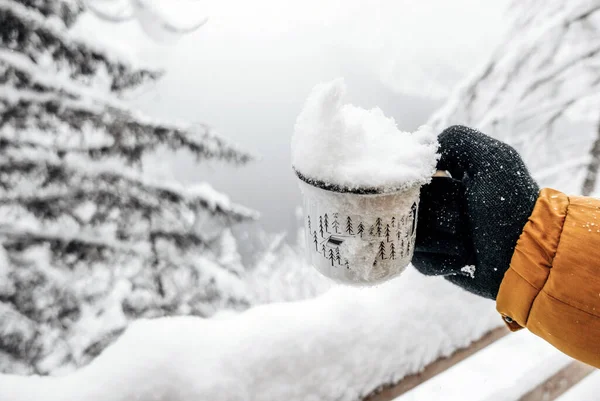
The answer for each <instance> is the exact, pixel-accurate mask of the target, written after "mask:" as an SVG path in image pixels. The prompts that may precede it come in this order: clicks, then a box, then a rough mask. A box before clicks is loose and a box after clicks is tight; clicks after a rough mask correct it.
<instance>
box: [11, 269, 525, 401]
mask: <svg viewBox="0 0 600 401" xmlns="http://www.w3.org/2000/svg"><path fill="white" fill-rule="evenodd" d="M432 294H434V295H433V296H432ZM494 309H495V308H494V304H493V302H492V301H489V300H486V299H483V298H478V297H476V296H475V295H472V294H469V293H467V292H466V291H463V290H461V289H460V288H458V287H456V286H454V285H452V284H450V283H448V282H447V281H446V280H443V279H441V278H432V277H426V276H422V275H420V274H419V273H418V272H416V271H415V270H414V269H409V270H408V271H407V272H406V273H405V276H403V277H402V279H400V280H391V281H389V282H387V283H385V284H383V285H381V286H379V287H371V288H360V289H359V288H355V287H348V286H340V287H334V288H332V289H331V290H329V291H327V292H326V293H324V294H323V295H321V296H319V297H317V298H313V299H308V300H304V301H298V302H289V303H273V304H268V305H261V306H257V307H254V308H252V309H249V310H248V311H246V312H243V313H240V314H234V315H231V316H223V317H222V318H220V319H201V318H196V317H176V318H161V319H155V320H140V321H136V322H135V323H133V324H132V325H131V326H130V327H129V328H128V329H127V331H126V332H125V334H124V335H123V336H122V337H121V338H120V339H119V340H118V341H117V342H116V343H115V344H113V345H112V346H110V347H109V348H107V349H106V350H105V351H104V352H103V353H102V354H101V355H100V356H99V357H98V358H96V359H95V360H94V361H93V362H92V363H91V364H90V365H88V366H86V367H84V368H82V369H80V370H78V371H76V372H74V373H72V374H70V375H67V376H63V377H54V378H43V377H18V376H9V375H0V389H1V390H0V399H1V400H2V401H30V400H35V401H80V400H86V401H131V400H136V401H198V400H219V401H238V400H254V401H282V400H285V401H311V400H315V401H316V400H319V401H334V400H335V401H356V400H360V399H361V398H362V397H364V396H365V395H366V394H368V393H370V392H372V391H373V390H374V389H375V388H377V387H378V386H380V385H381V384H385V383H391V382H396V381H398V380H400V379H401V378H402V377H404V376H406V375H408V374H411V373H416V372H419V371H420V370H421V369H422V368H423V367H424V366H426V365H427V364H429V363H431V362H432V361H434V360H436V359H437V358H439V357H440V356H447V355H450V354H451V353H452V352H453V351H454V350H456V349H457V348H460V347H464V346H466V345H468V344H469V343H471V342H472V341H474V340H477V339H478V338H480V337H481V336H482V335H483V334H485V333H486V332H487V331H488V330H490V329H492V328H494V327H496V326H498V325H501V324H502V320H501V319H500V318H499V317H498V314H497V312H496V311H495V310H494ZM494 363H498V364H505V365H506V366H507V367H508V366H509V365H510V364H511V363H514V359H512V358H506V359H505V361H504V362H503V361H494Z"/></svg>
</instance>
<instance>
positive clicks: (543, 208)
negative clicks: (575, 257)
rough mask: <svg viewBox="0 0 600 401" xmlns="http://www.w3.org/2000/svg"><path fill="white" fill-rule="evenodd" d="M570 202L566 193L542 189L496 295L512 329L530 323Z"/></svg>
mask: <svg viewBox="0 0 600 401" xmlns="http://www.w3.org/2000/svg"><path fill="white" fill-rule="evenodd" d="M568 206H569V198H568V197H567V196H566V195H565V194H563V193H561V192H558V191H555V190H553V189H548V188H546V189H543V190H542V191H541V192H540V195H539V197H538V200H537V202H536V204H535V207H534V209H533V212H532V214H531V216H530V217H529V221H528V222H527V224H525V227H524V228H523V232H522V233H521V236H520V237H519V240H518V241H517V245H516V247H515V251H514V253H513V257H512V259H511V262H510V267H509V269H508V270H507V271H506V273H505V274H504V278H503V280H502V283H501V284H500V290H499V291H498V296H497V297H496V309H497V310H498V312H500V314H501V315H502V318H503V319H504V321H505V323H506V324H507V325H508V328H509V329H510V330H511V331H517V330H520V329H522V328H524V327H527V320H528V319H529V313H530V311H531V306H532V305H533V302H534V301H535V299H536V297H537V296H538V294H539V293H540V291H541V290H542V288H544V285H545V284H546V281H547V280H548V276H549V275H550V268H551V267H552V262H553V259H554V256H555V255H556V249H557V248H558V242H559V239H560V235H561V233H562V229H563V223H564V221H565V217H566V215H567V208H568Z"/></svg>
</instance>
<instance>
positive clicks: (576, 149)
mask: <svg viewBox="0 0 600 401" xmlns="http://www.w3.org/2000/svg"><path fill="white" fill-rule="evenodd" d="M508 15H509V17H510V22H509V24H507V25H508V27H509V28H508V30H507V32H506V35H505V37H504V40H503V41H502V43H501V45H499V46H498V48H497V49H496V50H495V51H494V52H493V54H492V56H491V58H490V59H489V60H488V61H487V62H485V63H484V64H483V65H482V66H481V67H480V68H478V69H477V70H476V71H475V72H474V73H473V74H472V75H471V76H470V77H468V78H467V79H466V80H465V81H464V82H463V83H462V84H461V85H459V87H458V88H457V90H456V91H455V92H454V94H453V95H452V96H451V98H450V99H449V100H448V102H447V103H446V104H445V106H444V107H442V108H441V109H440V110H439V111H438V113H436V114H435V115H434V116H433V117H432V119H431V121H430V123H431V124H432V125H433V126H434V127H436V128H437V129H443V128H445V127H446V126H448V125H451V124H465V125H469V126H473V127H476V128H478V129H480V130H482V131H483V132H485V133H488V134H490V135H493V136H495V137H497V138H499V139H502V140H504V141H506V142H508V143H510V144H511V145H513V146H515V147H516V148H517V149H518V150H519V151H520V152H521V153H522V154H523V156H524V158H525V160H526V161H527V163H528V164H529V166H531V168H532V170H533V172H534V175H535V176H536V178H538V180H539V181H540V182H541V183H542V185H556V186H559V187H560V188H561V189H565V190H568V191H581V192H583V193H585V194H589V193H591V192H592V190H593V189H594V187H595V182H596V175H597V173H598V167H599V166H600V125H599V123H600V113H599V112H598V110H600V108H599V106H600V1H598V0H568V1H567V0H552V1H544V0H526V1H521V0H518V1H517V0H514V1H513V3H512V4H511V5H510V8H509V13H508ZM582 117H583V118H582ZM576 120H577V122H574V121H576Z"/></svg>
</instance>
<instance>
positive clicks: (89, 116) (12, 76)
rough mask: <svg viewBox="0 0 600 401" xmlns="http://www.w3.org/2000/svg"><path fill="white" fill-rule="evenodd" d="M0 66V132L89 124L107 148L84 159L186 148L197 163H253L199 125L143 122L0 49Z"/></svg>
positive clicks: (140, 116) (129, 111)
mask: <svg viewBox="0 0 600 401" xmlns="http://www.w3.org/2000/svg"><path fill="white" fill-rule="evenodd" d="M0 1H1V0H0ZM2 66H4V67H5V68H6V70H5V73H4V74H3V75H4V76H5V77H7V81H9V82H10V84H9V85H5V86H2V88H1V90H0V103H4V104H5V108H6V110H4V112H3V114H2V118H1V119H0V128H2V126H3V125H6V124H7V123H10V124H12V125H15V126H16V127H19V128H20V129H23V128H24V127H30V126H31V124H32V121H33V122H37V124H38V128H41V129H43V130H53V131H54V132H60V131H61V129H62V127H60V125H58V121H60V122H63V123H65V124H67V125H68V126H69V127H70V128H72V129H75V130H81V129H82V127H83V126H84V125H86V124H90V125H92V126H93V127H94V128H95V129H97V130H101V131H103V132H105V133H106V134H108V135H109V136H110V144H105V145H102V146H100V147H92V148H90V149H89V154H90V156H95V157H100V156H120V157H123V158H125V159H126V160H128V161H138V160H139V158H140V157H141V156H142V155H143V154H144V153H145V152H149V151H153V150H155V149H156V148H157V147H158V146H160V145H165V146H167V147H168V148H170V149H173V150H178V149H186V150H188V151H189V152H191V153H192V154H193V155H195V156H196V157H197V158H198V159H199V160H202V159H223V160H226V161H229V162H232V163H235V164H245V163H247V162H249V161H250V160H252V159H253V158H254V156H253V155H251V154H250V153H248V152H244V151H242V150H241V149H239V148H238V147H237V146H236V145H234V144H232V143H230V142H229V141H227V140H225V139H224V138H222V137H220V136H219V135H217V134H215V133H213V132H212V130H211V129H210V128H209V127H207V126H205V125H202V124H196V125H191V124H180V123H170V122H163V121H160V120H157V119H154V118H151V117H148V116H146V115H144V114H143V113H140V112H137V111H134V110H132V109H130V108H129V107H128V106H127V105H125V104H124V103H123V102H121V101H119V100H117V99H113V98H111V97H109V96H104V95H102V94H98V93H97V92H95V91H93V90H91V89H89V88H86V87H84V86H82V85H78V84H77V83H74V82H72V81H69V80H60V79H57V78H56V77H55V76H53V75H51V74H49V73H47V72H46V71H43V70H42V69H40V68H39V67H38V66H36V65H35V64H34V63H32V62H31V61H30V60H28V59H27V58H26V57H24V56H22V55H18V54H15V53H11V52H7V51H6V50H1V49H0V68H1V67H2ZM1 81H2V79H1V77H0V82H1Z"/></svg>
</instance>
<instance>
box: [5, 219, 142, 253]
mask: <svg viewBox="0 0 600 401" xmlns="http://www.w3.org/2000/svg"><path fill="white" fill-rule="evenodd" d="M0 240H1V242H2V246H4V248H6V249H7V250H10V249H11V247H15V246H16V247H18V248H19V249H24V248H27V247H30V246H33V245H39V244H47V243H49V244H51V246H52V247H53V248H54V249H62V251H63V253H65V254H78V255H80V256H81V254H83V253H89V252H106V251H108V252H119V253H125V254H131V255H147V254H148V253H149V252H148V250H147V249H144V246H143V244H127V243H124V242H123V241H116V240H111V239H110V238H107V237H102V236H99V235H97V234H94V233H86V232H82V231H76V232H65V230H64V229H59V228H57V229H34V228H32V227H29V226H24V227H20V226H19V225H14V224H10V225H9V224H0ZM78 259H80V258H78ZM84 259H86V260H87V258H84Z"/></svg>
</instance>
